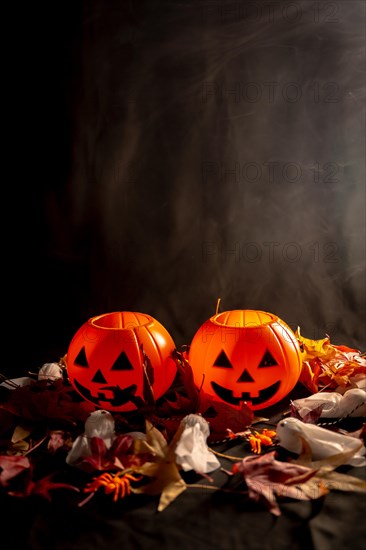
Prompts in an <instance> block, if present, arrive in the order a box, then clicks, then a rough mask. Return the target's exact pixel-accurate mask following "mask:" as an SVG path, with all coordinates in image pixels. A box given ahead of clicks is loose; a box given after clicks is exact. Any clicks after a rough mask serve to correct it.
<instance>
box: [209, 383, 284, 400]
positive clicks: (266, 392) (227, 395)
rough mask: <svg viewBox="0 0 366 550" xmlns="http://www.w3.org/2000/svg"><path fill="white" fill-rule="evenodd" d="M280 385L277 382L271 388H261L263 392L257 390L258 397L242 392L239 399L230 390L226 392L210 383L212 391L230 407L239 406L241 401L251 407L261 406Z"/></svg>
mask: <svg viewBox="0 0 366 550" xmlns="http://www.w3.org/2000/svg"><path fill="white" fill-rule="evenodd" d="M280 384H281V382H280V380H278V381H277V382H275V383H274V384H272V385H271V386H267V387H266V388H263V390H259V395H258V397H251V396H250V392H242V394H241V397H235V396H234V395H233V392H232V390H228V389H227V388H224V387H223V386H220V384H216V382H211V386H212V389H213V391H214V392H215V393H216V395H217V397H219V398H220V399H222V400H223V401H225V402H226V403H230V405H240V403H241V402H242V401H250V402H251V403H252V405H261V404H262V403H264V402H265V401H268V400H269V399H271V397H273V396H274V395H275V394H276V392H277V391H278V388H279V387H280Z"/></svg>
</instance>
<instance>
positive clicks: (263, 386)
mask: <svg viewBox="0 0 366 550" xmlns="http://www.w3.org/2000/svg"><path fill="white" fill-rule="evenodd" d="M189 362H190V364H191V366H192V370H193V376H194V381H195V384H196V386H197V387H198V388H201V389H202V391H203V392H205V393H206V394H208V395H209V396H210V397H212V399H213V400H214V401H215V400H216V401H222V402H225V403H228V404H230V405H232V406H240V404H241V403H242V402H246V403H247V404H248V405H249V406H250V407H251V408H252V409H253V410H258V409H264V408H266V407H269V406H271V405H273V404H275V403H277V402H278V401H280V400H281V399H282V398H284V397H285V396H286V395H287V394H288V393H289V392H290V391H291V390H292V389H293V388H294V387H295V385H296V383H297V381H298V379H299V377H300V372H301V365H302V363H301V355H300V347H299V344H298V341H297V339H296V336H295V334H294V333H293V331H292V330H291V329H290V327H288V326H287V324H286V323H285V322H284V321H282V320H281V319H279V318H278V317H277V316H276V315H273V314H272V313H267V312H264V311H255V310H234V311H225V312H223V313H216V315H214V316H213V317H211V318H210V319H208V320H207V321H206V322H205V323H204V324H203V325H202V326H201V328H200V329H199V330H198V331H197V332H196V334H195V336H194V338H193V340H192V342H191V346H190V350H189Z"/></svg>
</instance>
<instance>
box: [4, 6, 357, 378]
mask: <svg viewBox="0 0 366 550" xmlns="http://www.w3.org/2000/svg"><path fill="white" fill-rule="evenodd" d="M364 24H365V2H364V1H358V0H350V1H334V2H311V1H296V2H251V1H248V2H244V1H242V2H191V1H187V2H168V1H166V2H164V1H159V2H144V1H139V2H127V1H126V2H123V1H116V0H111V1H109V2H103V1H102V0H94V1H91V2H86V1H80V0H75V1H72V2H71V1H69V2H60V1H55V2H52V3H49V4H47V6H46V5H45V6H41V5H39V4H38V5H37V6H35V5H32V6H30V7H28V8H27V11H24V8H19V12H18V13H17V16H16V18H15V19H14V33H13V38H12V42H11V43H9V51H10V53H11V55H12V56H13V59H14V63H13V66H12V69H11V78H10V79H9V87H10V93H11V95H12V92H14V94H13V95H14V97H13V99H14V100H15V108H14V113H15V112H16V114H17V115H20V116H19V118H17V119H16V120H17V123H16V124H15V133H16V137H15V140H14V150H15V155H16V161H15V163H16V164H15V166H14V172H13V175H12V178H11V181H10V184H9V187H10V188H11V191H12V192H13V193H14V197H13V199H12V203H11V205H10V207H9V209H10V208H11V211H12V222H11V224H10V227H9V228H8V230H7V231H6V232H5V234H4V239H5V240H6V241H7V242H9V241H10V242H11V248H12V251H13V255H14V258H13V257H12V259H11V261H9V262H8V263H7V264H6V271H7V273H9V274H10V292H9V289H8V287H6V288H5V292H4V293H5V295H6V296H5V297H4V298H5V299H6V298H8V299H9V302H10V306H9V308H8V310H7V311H8V313H7V315H6V316H5V319H6V321H7V326H8V327H9V330H8V331H7V338H8V340H10V341H9V345H10V346H11V349H12V350H13V351H14V353H13V358H12V361H11V362H9V363H7V364H6V365H5V366H4V369H3V371H4V370H5V372H7V373H8V374H10V373H15V372H16V373H17V374H21V373H22V372H23V371H24V370H28V369H29V370H33V371H34V369H36V368H38V367H40V366H41V365H42V364H43V362H46V361H53V360H58V358H59V357H60V356H61V355H63V354H64V353H66V351H67V347H68V344H69V342H70V340H71V338H72V336H73V334H74V333H75V332H76V330H77V329H78V328H79V326H81V324H83V323H84V322H85V321H86V320H87V319H88V318H89V317H91V316H93V315H97V314H100V313H105V312H108V311H118V310H132V311H140V312H145V313H149V314H151V315H152V316H153V317H155V318H157V319H158V320H159V321H160V322H161V323H162V324H163V325H164V326H165V327H166V328H167V329H168V330H169V332H170V333H171V334H172V336H173V339H174V340H175V342H176V345H177V346H181V345H182V344H186V343H189V342H190V341H191V339H192V338H193V335H194V334H195V332H196V330H198V328H199V327H200V325H201V324H202V323H203V322H204V321H205V320H206V319H207V318H208V317H210V316H211V315H212V314H213V313H214V311H215V307H216V301H217V298H218V297H221V298H222V303H221V310H229V309H261V310H265V311H269V312H272V313H276V314H277V315H279V316H280V317H281V318H282V319H283V320H285V321H286V322H287V323H288V324H289V325H290V326H291V327H292V328H293V329H296V327H297V326H298V325H299V326H300V327H301V332H302V334H303V335H304V336H307V337H310V338H322V337H324V335H325V334H326V333H327V334H329V335H330V336H331V339H332V341H333V342H334V343H343V344H348V345H350V346H355V347H357V348H358V349H361V350H363V349H364V330H365V325H364V318H365V292H364V288H365V109H364V91H365V71H364V61H365V27H364ZM13 45H14V48H13ZM4 209H5V210H7V205H6V204H5V205H4ZM8 293H9V294H8ZM8 321H9V322H8Z"/></svg>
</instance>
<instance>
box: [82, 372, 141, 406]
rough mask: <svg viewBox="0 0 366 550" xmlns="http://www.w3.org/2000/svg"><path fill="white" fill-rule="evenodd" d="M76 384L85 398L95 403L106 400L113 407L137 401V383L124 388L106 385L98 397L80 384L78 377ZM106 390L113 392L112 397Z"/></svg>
mask: <svg viewBox="0 0 366 550" xmlns="http://www.w3.org/2000/svg"><path fill="white" fill-rule="evenodd" d="M74 384H75V387H76V388H77V390H78V391H79V393H80V394H81V395H82V396H83V397H84V399H87V400H88V401H91V402H92V403H94V404H95V405H99V404H100V403H101V402H106V403H109V404H110V405H111V406H112V407H121V406H122V405H125V404H126V403H128V402H129V401H132V402H133V403H134V402H135V401H136V397H135V394H136V390H137V385H136V384H131V386H128V387H127V388H124V389H122V388H120V387H119V386H105V387H103V388H102V389H101V391H98V393H97V397H94V396H93V395H92V393H91V391H90V390H89V389H88V388H86V387H85V386H83V385H82V384H80V382H78V381H77V380H76V379H74ZM105 392H111V393H112V397H107V395H106V393H105Z"/></svg>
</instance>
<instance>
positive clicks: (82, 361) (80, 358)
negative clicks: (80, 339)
mask: <svg viewBox="0 0 366 550" xmlns="http://www.w3.org/2000/svg"><path fill="white" fill-rule="evenodd" d="M75 365H77V366H78V367H84V368H89V364H88V360H87V358H86V353H85V348H84V346H83V347H82V348H81V350H80V351H79V353H78V355H77V357H76V359H75Z"/></svg>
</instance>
